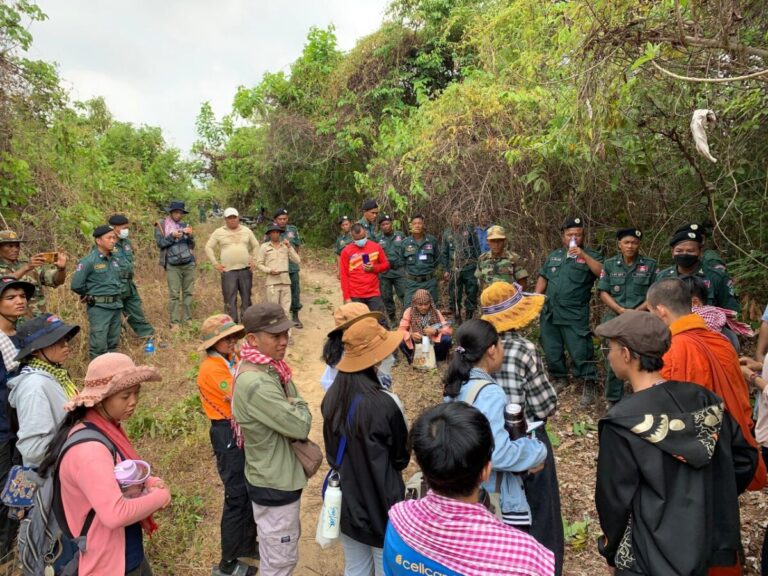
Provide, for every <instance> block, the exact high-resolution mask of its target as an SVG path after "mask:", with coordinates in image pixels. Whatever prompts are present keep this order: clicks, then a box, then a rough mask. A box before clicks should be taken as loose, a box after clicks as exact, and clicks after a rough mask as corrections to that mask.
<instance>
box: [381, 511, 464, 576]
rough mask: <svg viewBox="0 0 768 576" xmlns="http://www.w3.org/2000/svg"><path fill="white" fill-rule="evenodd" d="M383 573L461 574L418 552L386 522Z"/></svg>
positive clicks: (393, 575) (405, 575)
mask: <svg viewBox="0 0 768 576" xmlns="http://www.w3.org/2000/svg"><path fill="white" fill-rule="evenodd" d="M383 556H384V574H385V575H386V576H401V575H402V576H413V575H414V574H417V575H424V574H429V575H430V576H461V574H459V573H458V572H454V571H453V570H450V569H449V568H446V567H445V566H443V565H442V564H440V563H438V562H435V561H434V560H430V559H429V558H427V557H426V556H424V555H423V554H420V553H419V552H417V551H416V550H414V549H413V548H411V547H410V546H408V544H406V543H405V541H404V540H403V539H402V538H401V537H400V534H398V533H397V530H395V529H394V528H393V527H392V524H391V523H387V533H386V535H385V536H384V554H383Z"/></svg>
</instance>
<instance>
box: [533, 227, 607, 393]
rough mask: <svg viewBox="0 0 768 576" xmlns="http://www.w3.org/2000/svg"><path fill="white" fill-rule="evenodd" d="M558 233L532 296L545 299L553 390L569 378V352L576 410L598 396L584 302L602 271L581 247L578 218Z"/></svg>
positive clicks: (598, 257) (545, 342)
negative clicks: (578, 389)
mask: <svg viewBox="0 0 768 576" xmlns="http://www.w3.org/2000/svg"><path fill="white" fill-rule="evenodd" d="M560 230H561V232H562V235H561V238H560V239H561V241H562V243H563V246H562V248H558V249H557V250H555V251H554V252H551V253H550V254H549V256H547V259H546V261H545V262H544V265H543V266H542V267H541V269H540V270H539V278H538V280H537V281H536V292H538V293H539V294H546V296H547V301H546V303H545V304H544V309H543V310H542V312H541V346H542V348H543V349H544V356H545V357H546V359H547V367H548V369H549V374H550V376H552V378H554V379H555V388H556V389H560V390H562V389H563V388H564V387H565V386H566V382H567V378H568V367H567V366H566V364H565V350H568V354H569V356H570V357H571V363H572V366H573V373H574V376H576V377H577V378H581V379H582V380H583V381H584V392H583V394H582V397H581V406H582V407H586V406H589V405H590V404H592V403H593V402H594V401H595V398H596V397H597V384H596V380H597V371H596V370H595V363H594V349H593V348H592V333H591V331H590V328H589V300H590V298H591V297H592V285H593V284H594V283H595V280H597V278H598V277H599V276H600V273H601V272H602V270H603V256H602V254H600V253H599V252H595V251H594V250H592V249H590V248H585V247H584V220H583V219H581V218H569V219H568V220H566V221H565V223H564V224H563V225H562V227H561V228H560Z"/></svg>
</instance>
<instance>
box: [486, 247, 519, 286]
mask: <svg viewBox="0 0 768 576" xmlns="http://www.w3.org/2000/svg"><path fill="white" fill-rule="evenodd" d="M528 276H529V274H528V271H527V270H526V269H525V268H523V259H522V258H521V257H520V255H518V254H516V253H515V252H512V251H511V250H505V251H504V252H502V253H501V254H499V256H498V257H496V256H494V255H493V252H491V251H490V250H489V251H488V252H486V253H485V254H482V255H481V256H480V258H479V259H478V260H477V270H476V271H475V278H477V279H478V280H479V281H480V290H481V291H482V290H485V289H486V288H487V287H488V286H490V285H491V284H493V283H494V282H509V283H510V284H512V283H514V282H519V281H520V280H523V279H525V278H528Z"/></svg>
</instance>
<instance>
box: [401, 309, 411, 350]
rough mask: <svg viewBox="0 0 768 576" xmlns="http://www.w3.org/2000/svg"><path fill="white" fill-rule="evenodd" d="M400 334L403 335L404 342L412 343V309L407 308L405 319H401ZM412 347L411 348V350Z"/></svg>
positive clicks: (404, 312)
mask: <svg viewBox="0 0 768 576" xmlns="http://www.w3.org/2000/svg"><path fill="white" fill-rule="evenodd" d="M400 333H401V334H402V335H403V342H405V343H406V344H410V341H411V309H410V308H406V309H405V310H404V311H403V317H402V318H401V319H400ZM410 347H412V345H411V346H409V348H410Z"/></svg>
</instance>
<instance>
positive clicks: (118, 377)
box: [64, 352, 162, 412]
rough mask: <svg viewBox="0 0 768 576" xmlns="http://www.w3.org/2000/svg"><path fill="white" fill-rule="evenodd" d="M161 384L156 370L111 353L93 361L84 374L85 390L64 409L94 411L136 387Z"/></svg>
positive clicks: (158, 372)
mask: <svg viewBox="0 0 768 576" xmlns="http://www.w3.org/2000/svg"><path fill="white" fill-rule="evenodd" d="M160 380H162V377H161V376H160V371H159V370H158V369H157V368H153V367H152V366H136V364H134V362H133V360H131V359H130V358H129V357H128V356H126V355H125V354H119V353H117V352H108V353H107V354H102V355H101V356H97V357H96V358H94V359H93V360H91V363H90V364H88V371H87V372H86V373H85V381H84V382H83V389H82V390H81V391H80V392H79V393H78V394H77V395H76V396H75V397H74V398H72V400H70V401H69V402H67V403H66V404H65V405H64V409H65V410H68V411H70V412H71V411H72V410H74V409H75V408H77V407H78V406H86V407H88V408H92V407H94V406H96V404H98V403H99V402H101V401H102V400H104V399H105V398H109V397H110V396H114V395H115V394H117V393H118V392H122V391H123V390H127V389H128V388H132V387H133V386H136V385H137V384H141V383H142V382H159V381H160Z"/></svg>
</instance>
